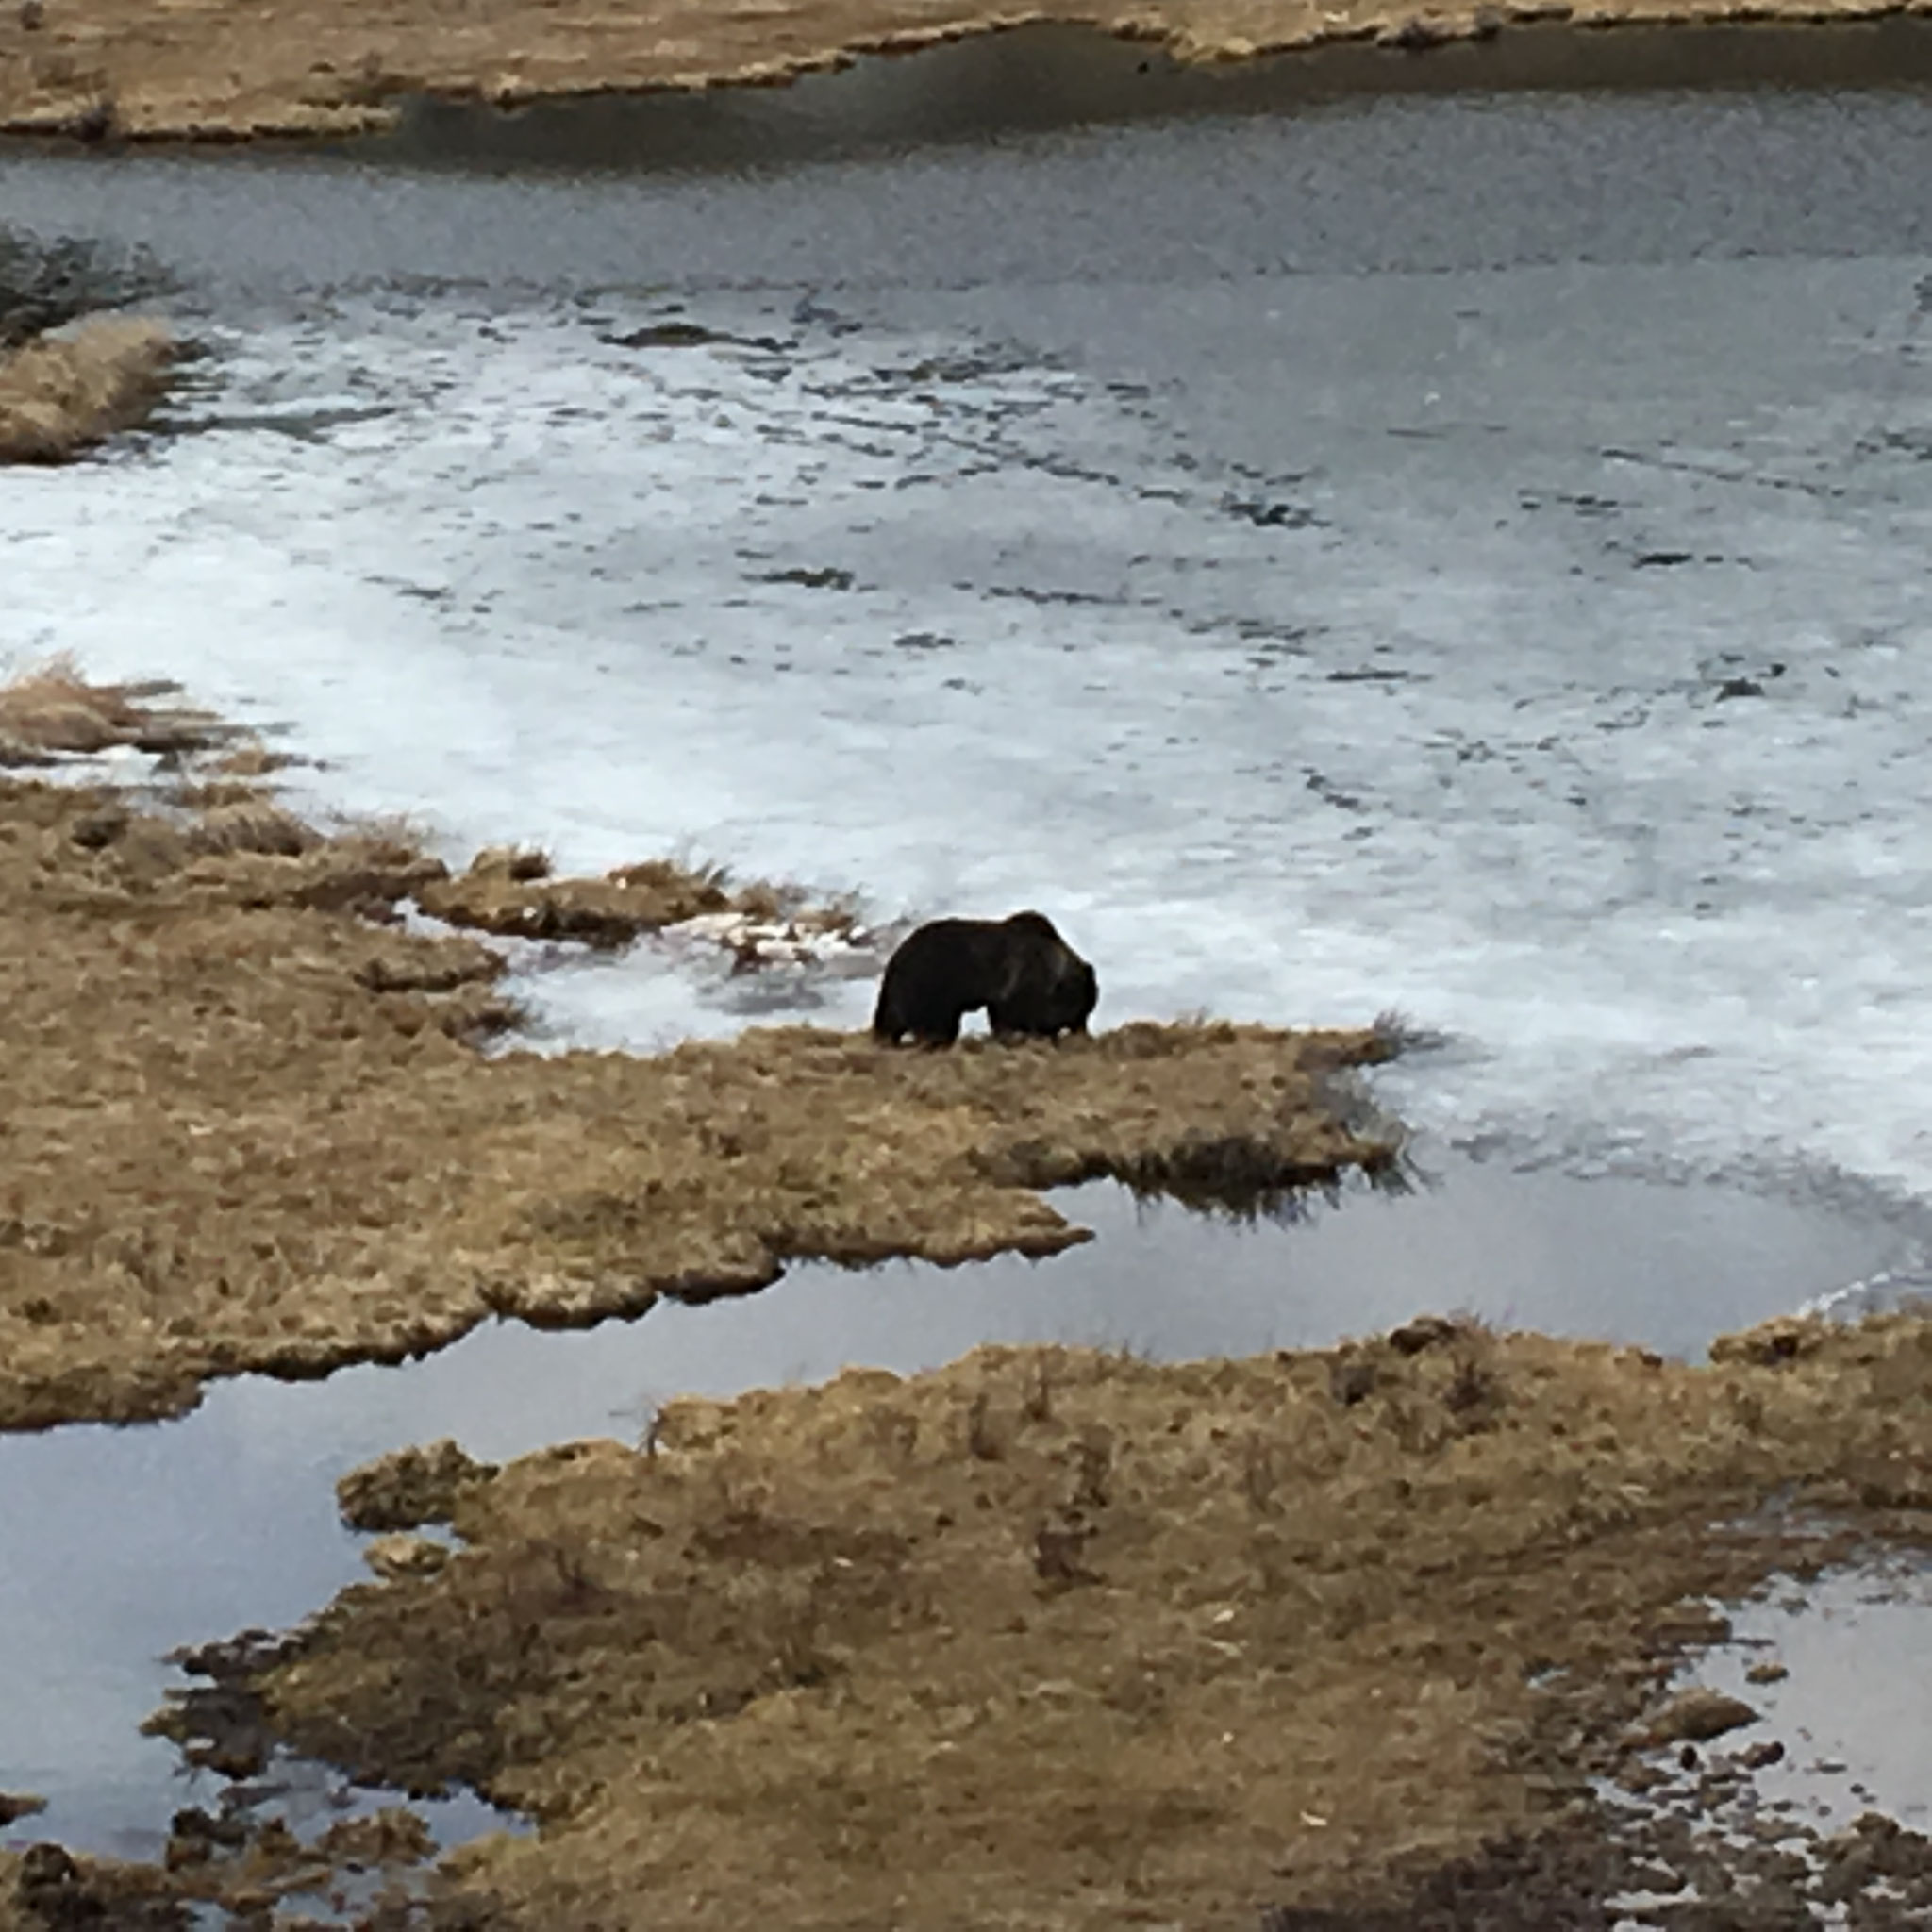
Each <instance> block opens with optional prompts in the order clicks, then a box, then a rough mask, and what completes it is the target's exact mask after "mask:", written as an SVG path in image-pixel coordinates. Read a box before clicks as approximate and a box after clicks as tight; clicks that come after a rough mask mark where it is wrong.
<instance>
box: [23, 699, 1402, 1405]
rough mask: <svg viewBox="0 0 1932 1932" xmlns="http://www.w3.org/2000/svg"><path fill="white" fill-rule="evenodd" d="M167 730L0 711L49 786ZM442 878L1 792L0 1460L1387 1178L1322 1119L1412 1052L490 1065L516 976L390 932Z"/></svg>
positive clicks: (240, 802) (1361, 1040)
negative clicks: (268, 1388) (169, 1421)
mask: <svg viewBox="0 0 1932 1932" xmlns="http://www.w3.org/2000/svg"><path fill="white" fill-rule="evenodd" d="M63 680H64V681H63ZM76 693H77V694H76ZM180 716H181V714H176V723H175V724H173V725H170V726H168V727H167V729H168V730H169V731H170V732H176V731H186V730H187V729H188V728H189V727H188V726H187V725H186V724H181V723H180ZM9 721H10V722H9ZM161 728H162V727H161V726H160V724H158V723H157V722H156V719H155V717H154V715H153V714H150V713H148V712H146V711H145V709H144V708H143V707H142V706H141V705H140V704H139V703H137V702H136V701H135V700H134V699H133V698H132V697H130V696H129V694H128V693H127V692H126V691H119V692H90V691H89V689H88V688H87V687H85V686H76V685H75V680H74V679H73V678H72V675H71V674H68V673H57V674H54V675H46V676H42V677H41V678H40V679H38V680H36V681H35V682H33V683H30V684H28V685H27V686H25V688H17V689H16V690H15V691H13V692H10V693H7V694H4V695H0V730H7V731H10V732H11V733H13V734H14V736H15V737H16V739H17V740H19V741H21V742H23V743H24V744H25V745H26V746H27V747H29V748H33V747H38V748H40V749H42V752H44V750H45V748H46V747H48V746H49V745H52V744H57V743H64V744H71V745H76V746H85V747H87V748H93V747H94V746H96V745H97V744H98V743H99V742H101V741H104V740H105V741H108V742H136V743H139V742H143V741H149V739H150V738H151V734H152V733H154V732H156V731H158V730H160V729H161ZM206 729H207V731H208V732H209V733H214V732H215V731H216V727H213V726H212V725H208V726H207V727H206ZM210 741H212V739H211V740H210ZM243 749H244V750H245V747H244V748H243ZM233 756H234V755H233V754H231V761H232V759H233ZM242 762H244V763H245V762H247V760H246V759H245V758H244V759H243V760H242ZM446 879H447V873H446V869H445V868H444V867H443V866H442V865H441V862H440V861H438V860H436V859H434V858H428V857H426V856H425V855H424V854H423V853H422V852H421V851H420V850H418V849H416V848H415V847H414V846H412V845H411V844H410V843H409V842H408V841H406V840H403V839H399V838H396V837H391V836H384V835H379V834H375V833H370V832H353V831H352V832H348V833H344V834H341V835H339V836H335V837H324V836H322V835H320V834H319V833H317V832H315V831H314V830H313V829H312V828H310V827H308V826H306V825H303V824H300V822H299V821H296V820H294V819H292V818H291V816H290V815H289V814H288V813H287V812H286V811H284V810H282V809H281V808H279V807H277V806H276V805H275V802H274V800H273V799H272V798H270V797H269V796H268V795H267V794H265V793H261V792H258V791H254V790H253V789H252V788H250V787H249V786H248V785H246V784H244V783H242V782H241V781H239V780H230V781H228V782H225V783H218V784H214V785H209V784H208V783H206V782H197V783H194V784H191V785H189V786H187V787H186V788H185V789H183V790H182V791H180V792H179V793H178V794H177V800H176V803H175V808H172V809H169V810H165V811H160V810H155V811H150V810H142V809H138V808H135V806H134V805H133V804H132V803H131V802H130V801H129V800H128V799H127V798H126V797H125V796H122V795H117V794H115V793H112V792H109V791H101V790H84V789H80V788H77V787H71V786H64V785H61V786H56V785H49V784H42V783H18V782H8V781H4V780H0V974H4V976H5V980H6V983H7V987H8V998H7V1002H6V1005H5V1008H4V1009H0V1064H4V1066H5V1069H6V1101H5V1106H4V1108H0V1133H4V1135H5V1156H6V1158H5V1160H4V1162H0V1427H22V1426H34V1425H38V1424H45V1423H50V1422H54V1421H59V1420H67V1419H74V1418H80V1417H115V1418H125V1417H136V1416H147V1415H157V1414H162V1413H166V1412H169V1411H170V1410H173V1409H176V1408H179V1407H183V1406H186V1405H188V1404H191V1403H192V1401H193V1400H194V1398H195V1393H196V1391H197V1389H198V1387H199V1386H200V1384H201V1383H202V1382H203V1381H204V1380H205V1379H206V1378H208V1377H209V1376H211V1375H217V1374H235V1373H240V1372H242V1371H245V1370H265V1371H269V1372H272V1373H280V1374H321V1373H325V1372H326V1371H327V1370H328V1369H330V1368H332V1367H334V1366H336V1365H338V1364H339V1363H341V1362H344V1361H349V1360H355V1359H358V1358H369V1357H375V1358H393V1357H401V1356H404V1355H408V1354H410V1353H415V1352H420V1351H423V1350H426V1349H430V1348H434V1347H437V1346H440V1345H441V1344H443V1343H445V1342H448V1341H453V1340H455V1339H456V1338H457V1337H458V1336H460V1335H462V1334H463V1333H465V1332H466V1331H467V1330H468V1329H469V1328H471V1327H472V1326H474V1325H475V1324H476V1323H477V1322H479V1321H481V1320H483V1319H484V1318H485V1317H486V1316H488V1315H489V1314H490V1313H491V1312H492V1311H494V1312H498V1313H504V1314H513V1315H518V1316H522V1317H524V1318H525V1319H526V1320H530V1321H535V1322H544V1323H578V1322H589V1321H592V1320H595V1319H598V1318H600V1317H603V1316H607V1315H613V1314H628V1313H636V1312H639V1311H641V1309H643V1308H644V1307H648V1306H649V1305H650V1303H651V1302H652V1301H653V1300H654V1299H655V1298H656V1297H657V1296H658V1295H659V1294H661V1293H665V1292H675V1293H681V1294H685V1295H704V1294H712V1293H721V1292H728V1291H737V1290H744V1289H751V1288H757V1287H760V1286H763V1285H764V1284H766V1283H768V1282H771V1281H773V1280H774V1279H775V1278H776V1277H777V1275H778V1274H780V1273H781V1271H782V1269H783V1267H784V1265H785V1263H786V1262H787V1261H789V1260H791V1259H794V1258H800V1257H810V1256H822V1257H830V1258H833V1259H836V1260H841V1261H846V1262H855V1263H857V1262H866V1261H872V1260H876V1259H879V1258H882V1257H887V1256H892V1255H908V1256H924V1257H929V1258H931V1259H935V1260H941V1261H957V1260H963V1259H966V1258H968V1257H974V1256H983V1255H991V1254H994V1253H997V1252H999V1251H1002V1250H1008V1249H1017V1250H1021V1251H1024V1252H1027V1253H1036V1254H1044V1253H1048V1252H1051V1251H1053V1250H1055V1249H1058V1248H1061V1247H1064V1246H1066V1245H1068V1244H1069V1243H1071V1242H1074V1241H1080V1240H1082V1239H1084V1238H1085V1237H1084V1235H1083V1233H1082V1231H1081V1230H1079V1229H1078V1228H1075V1227H1073V1226H1071V1225H1069V1224H1068V1223H1067V1222H1066V1221H1065V1220H1064V1219H1063V1218H1062V1217H1061V1216H1060V1215H1059V1214H1058V1213H1057V1212H1056V1211H1055V1210H1054V1208H1052V1207H1050V1206H1049V1205H1048V1204H1047V1202H1046V1201H1045V1200H1043V1199H1042V1198H1041V1193H1040V1190H1041V1189H1043V1188H1048V1187H1052V1186H1056V1185H1058V1184H1061V1183H1065V1182H1071V1181H1075V1180H1081V1179H1088V1178H1093V1177H1097V1176H1100V1175H1104V1174H1114V1175H1118V1176H1120V1177H1121V1178H1123V1179H1125V1180H1127V1181H1129V1182H1130V1183H1132V1184H1134V1185H1137V1186H1141V1187H1145V1188H1151V1189H1166V1190H1169V1191H1175V1192H1180V1193H1191V1194H1196V1195H1203V1196H1207V1197H1213V1198H1228V1197H1230V1195H1232V1196H1233V1197H1235V1198H1238V1199H1241V1200H1246V1201H1250V1202H1256V1201H1265V1200H1266V1199H1267V1197H1268V1196H1269V1194H1270V1191H1279V1190H1280V1189H1282V1188H1285V1187H1290V1186H1293V1185H1295V1184H1297V1183H1300V1182H1303V1181H1308V1180H1321V1179H1329V1178H1332V1177H1333V1176H1334V1175H1335V1174H1337V1172H1338V1171H1339V1170H1341V1168H1343V1167H1345V1166H1348V1165H1352V1164H1357V1163H1368V1164H1374V1163H1378V1162H1381V1161H1385V1160H1386V1159H1388V1158H1390V1154H1391V1149H1390V1147H1389V1145H1388V1144H1387V1142H1386V1141H1380V1140H1377V1139H1375V1138H1374V1137H1372V1136H1364V1135H1362V1134H1358V1133H1356V1132H1353V1131H1351V1130H1350V1129H1348V1128H1347V1127H1345V1126H1344V1125H1342V1124H1341V1122H1340V1121H1339V1120H1338V1119H1337V1118H1336V1117H1335V1115H1334V1113H1333V1112H1332V1111H1331V1110H1330V1108H1329V1107H1328V1106H1327V1104H1326V1101H1325V1098H1324V1075H1325V1074H1328V1073H1329V1072H1330V1071H1331V1070H1333V1069H1334V1068H1336V1067H1338V1066H1341V1065H1344V1064H1348V1063H1351V1062H1360V1061H1363V1060H1367V1059H1373V1058H1380V1057H1382V1055H1383V1054H1384V1053H1385V1052H1386V1050H1387V1048H1386V1045H1385V1042H1384V1041H1382V1040H1381V1039H1380V1038H1379V1037H1378V1036H1376V1035H1374V1034H1371V1033H1363V1032H1357V1033H1343V1034H1307V1035H1295V1034H1289V1033H1281V1032H1274V1031H1271V1030H1269V1029H1267V1028H1263V1027H1254V1026H1241V1027H1237V1026H1227V1025H1210V1024H1198V1025H1182V1026H1167V1027H1163V1026H1153V1025H1135V1026H1127V1027H1123V1028H1121V1029H1119V1030H1118V1031H1115V1032H1113V1033H1110V1034H1105V1035H1102V1036H1100V1037H1098V1038H1095V1039H1093V1040H1091V1041H1080V1042H1077V1043H1074V1044H1071V1045H1068V1046H1065V1047H1062V1048H1059V1049H1058V1050H1056V1049H1053V1048H1049V1047H1046V1046H1043V1045H1041V1046H1034V1047H1030V1048H1027V1047H1012V1048H995V1047H993V1046H991V1044H990V1043H978V1044H974V1045H970V1046H968V1047H966V1048H964V1049H962V1050H961V1051H958V1052H956V1053H949V1054H940V1055H924V1054H917V1053H892V1052H891V1051H888V1050H884V1049H881V1048H878V1047H876V1046H874V1044H873V1043H872V1041H870V1039H869V1038H868V1037H866V1036H863V1035H846V1034H839V1033H829V1032H825V1031H822V1030H816V1029H812V1028H808V1027H797V1026H794V1027H781V1028H771V1029H764V1030H757V1031H752V1032H749V1033H747V1034H745V1035H744V1036H742V1037H741V1039H739V1040H738V1041H731V1042H725V1043H707V1044H691V1045H686V1046H683V1047H680V1048H679V1049H677V1050H676V1051H675V1052H673V1053H670V1054H666V1055H663V1056H661V1057H658V1058H633V1057H631V1056H628V1055H624V1054H591V1053H573V1054H566V1055H561V1056H556V1057H542V1056H538V1055H534V1054H529V1053H512V1054H508V1055H505V1056H502V1057H500V1058H484V1057H483V1056H482V1055H481V1054H480V1053H479V1052H478V1051H477V1042H478V1041H480V1040H481V1039H482V1038H483V1037H484V1036H486V1035H488V1034H490V1033H492V1032H500V1031H502V1029H503V1028H505V1027H506V1026H508V1025H509V1024H513V1022H514V1020H515V1018H516V1015H515V1012H514V1010H513V1008H510V1007H509V1006H508V1003H507V1002H506V1001H505V999H504V998H503V996H502V995H501V993H500V992H498V991H496V990H495V988H494V985H493V982H494V981H495V980H496V979H497V978H498V977H499V976H500V974H501V973H502V971H503V966H504V962H503V959H502V958H501V956H500V955H499V954H498V953H497V952H496V951H494V950H493V949H491V947H489V946H487V945H484V944H482V943H480V942H479V941H475V940H473V939H469V938H466V937H463V936H461V935H455V934H452V935H446V936H432V935H425V934H422V933H411V932H407V931H403V930H399V929H397V928H396V925H395V924H394V923H393V908H395V906H396V905H397V904H398V902H401V901H403V900H405V899H408V898H411V897H418V898H425V899H430V900H433V899H434V894H435V891H436V889H437V888H439V887H440V886H441V884H443V883H444V882H445V881H446ZM565 883H568V882H558V884H559V885H561V884H565ZM627 890H628V889H627ZM654 890H655V889H654ZM667 890H668V889H667ZM372 915H373V916H372ZM384 918H388V919H389V920H390V921H391V924H379V923H377V922H378V921H380V920H381V919H384Z"/></svg>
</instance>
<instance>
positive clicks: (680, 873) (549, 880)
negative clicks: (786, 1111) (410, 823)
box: [418, 847, 853, 946]
mask: <svg viewBox="0 0 1932 1932" xmlns="http://www.w3.org/2000/svg"><path fill="white" fill-rule="evenodd" d="M418 899H419V903H420V904H421V905H422V908H423V909H424V911H425V912H427V913H429V914H430V915H431V916H432V917H434V918H437V919H441V920H443V921H446V922H447V923H448V924H451V925H465V926H471V927H474V928H475V929H477V930H478V931H482V932H493V933H499V934H502V935H504V936H505V937H507V938H516V939H529V940H581V941H584V942H585V943H587V944H589V945H593V946H622V945H626V944H628V943H629V942H630V941H632V940H634V939H636V938H637V937H638V936H639V935H640V934H641V933H647V932H660V931H662V930H663V928H664V927H666V926H667V925H675V924H679V923H680V922H682V921H684V920H690V919H697V918H701V917H704V916H706V915H708V914H710V915H717V914H736V915H738V916H739V917H740V918H741V919H742V920H743V921H746V922H758V923H761V924H765V923H777V922H786V923H789V924H792V925H794V926H798V927H803V928H804V929H805V930H806V931H808V932H823V933H839V932H845V931H849V930H850V929H851V927H852V925H853V916H852V913H851V911H850V909H849V908H843V907H830V908H816V907H812V906H810V905H809V904H808V902H807V900H806V898H805V895H804V894H803V893H800V892H797V891H788V890H786V889H784V888H780V887H777V886H773V885H768V884H765V883H763V882H762V881H761V882H758V883H757V884H754V885H749V886H738V887H735V886H733V885H732V884H731V883H730V880H729V877H728V875H727V874H725V872H724V869H723V868H722V867H718V866H705V867H697V866H689V865H681V864H679V863H678V862H677V861H675V859H668V858H657V859H646V860H644V861H643V862H641V864H636V865H625V866H620V867H618V868H617V870H615V871H614V872H611V873H609V874H607V875H606V876H605V877H603V878H601V879H573V878H562V879H560V878H553V877H551V875H550V862H549V860H548V858H545V856H544V855H543V854H542V853H541V852H529V851H524V850H520V849H517V848H514V847H500V848H492V849H491V850H489V851H486V852H481V853H479V854H477V856H476V858H475V861H474V862H473V863H472V864H471V866H470V869H469V870H468V871H467V872H465V873H462V874H459V875H458V876H457V877H455V878H446V879H439V880H437V881H436V882H435V883H433V884H431V885H429V886H426V887H425V889H424V890H423V891H422V892H421V893H420V894H419V895H418Z"/></svg>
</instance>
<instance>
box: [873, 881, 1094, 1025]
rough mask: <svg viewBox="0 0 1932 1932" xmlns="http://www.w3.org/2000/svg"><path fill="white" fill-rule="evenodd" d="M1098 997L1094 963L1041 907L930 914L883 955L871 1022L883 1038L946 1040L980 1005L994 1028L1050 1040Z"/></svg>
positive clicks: (1078, 1020)
mask: <svg viewBox="0 0 1932 1932" xmlns="http://www.w3.org/2000/svg"><path fill="white" fill-rule="evenodd" d="M1099 997H1100V988H1099V984H1098V982H1097V981H1096V980H1095V979H1094V976H1093V968H1092V967H1091V966H1090V965H1089V964H1088V963H1087V961H1086V960H1085V959H1083V958H1081V957H1080V956H1079V954H1078V953H1076V952H1074V949H1073V947H1072V946H1070V945H1068V943H1067V942H1066V941H1065V940H1063V939H1061V937H1060V936H1059V934H1058V932H1056V931H1055V930H1054V924H1053V921H1052V920H1050V919H1049V918H1047V916H1046V915H1045V914H1044V913H1043V912H1016V913H1014V914H1013V916H1012V917H1011V918H1010V919H935V920H934V921H933V922H932V923H931V924H928V925H922V926H920V927H919V928H918V929H917V930H916V931H914V932H911V933H908V935H907V936H906V938H905V940H904V941H901V943H900V946H899V949H898V951H897V952H895V953H894V954H893V955H892V957H891V958H890V959H889V960H888V961H887V962H886V976H885V978H884V979H883V980H881V981H880V983H879V1003H878V1006H877V1007H876V1008H874V1012H873V1016H872V1030H873V1034H874V1037H875V1038H876V1039H878V1040H881V1041H886V1042H888V1043H889V1044H896V1043H897V1042H898V1041H901V1040H903V1039H905V1038H906V1036H907V1035H908V1034H910V1035H911V1036H912V1038H913V1039H914V1040H916V1041H920V1042H922V1043H923V1044H924V1045H927V1046H950V1045H951V1044H952V1043H953V1041H956V1040H958V1037H959V1022H960V1020H961V1019H962V1018H963V1017H964V1016H965V1015H966V1014H968V1013H972V1012H976V1011H978V1010H979V1008H982V1007H983V1008H985V1009H986V1016H987V1019H988V1020H989V1022H990V1023H991V1026H992V1030H993V1031H994V1032H995V1033H997V1034H1006V1035H1012V1034H1024V1035H1031V1036H1033V1037H1034V1038H1037V1039H1045V1040H1051V1039H1053V1038H1055V1037H1056V1036H1057V1035H1058V1034H1061V1033H1084V1032H1086V1030H1087V1016H1088V1015H1089V1014H1090V1013H1091V1012H1092V1010H1093V1007H1094V1002H1095V1001H1096V1000H1098V999H1099Z"/></svg>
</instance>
